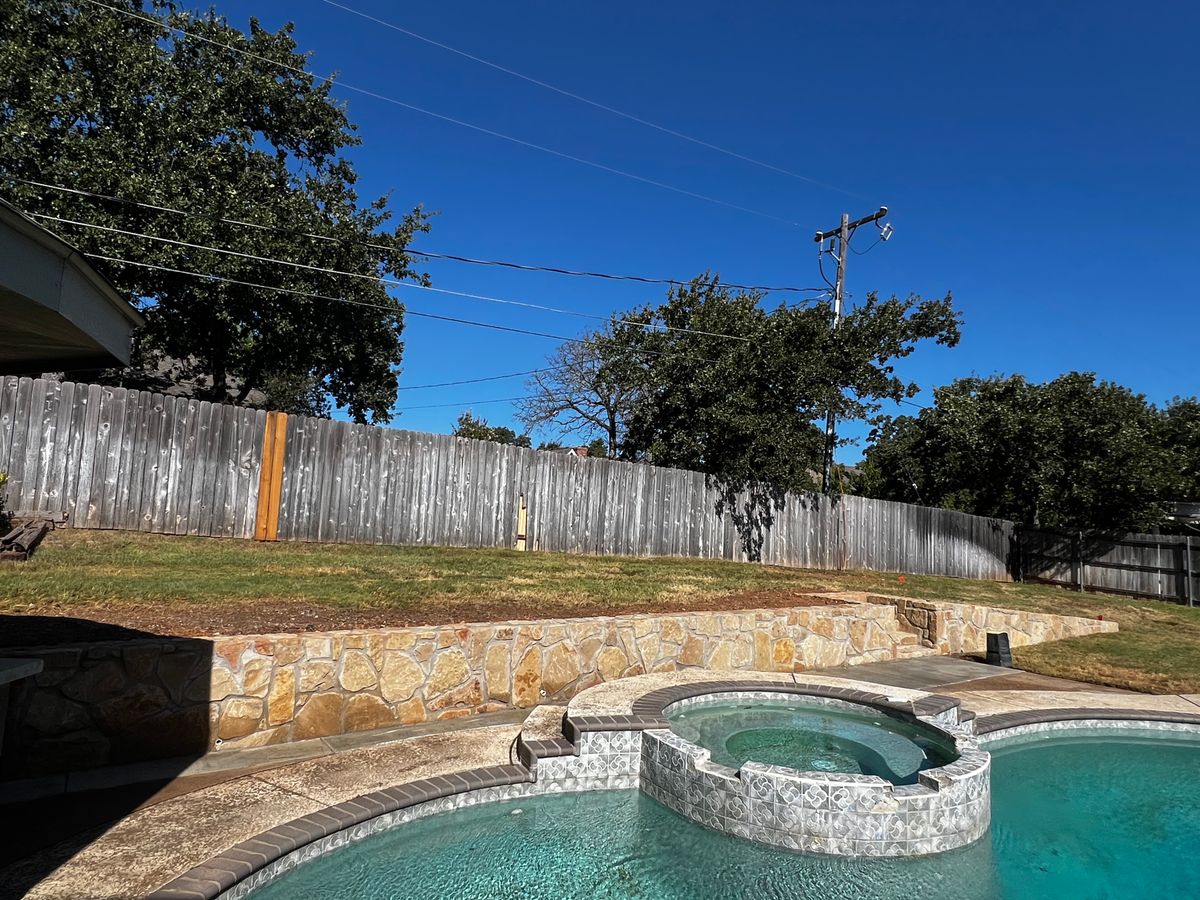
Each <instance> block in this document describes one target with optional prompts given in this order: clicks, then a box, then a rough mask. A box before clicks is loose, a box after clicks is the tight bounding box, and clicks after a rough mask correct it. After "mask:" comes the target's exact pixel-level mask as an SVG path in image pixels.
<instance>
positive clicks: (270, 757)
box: [0, 657, 1200, 900]
mask: <svg viewBox="0 0 1200 900" xmlns="http://www.w3.org/2000/svg"><path fill="white" fill-rule="evenodd" d="M719 677H720V678H722V679H723V680H733V681H737V680H746V681H756V682H762V681H764V680H767V681H772V680H778V681H779V682H781V683H789V682H790V683H799V684H824V685H830V686H841V687H852V688H860V689H871V690H874V691H876V692H879V693H884V694H887V695H888V696H889V697H894V698H895V699H897V700H916V699H920V698H921V697H923V696H924V695H926V694H927V693H929V692H932V691H934V690H937V691H938V693H941V694H945V695H949V696H953V697H955V698H957V699H959V700H961V701H962V703H963V705H964V707H966V708H968V709H971V710H973V711H975V712H977V713H978V714H979V715H980V716H987V715H993V714H1005V713H1014V712H1024V711H1031V710H1053V709H1080V708H1089V709H1122V710H1131V709H1134V710H1145V711H1147V712H1160V713H1182V714H1191V715H1198V714H1200V697H1197V696H1195V695H1190V696H1183V695H1144V694H1133V693H1129V692H1119V691H1107V690H1101V689H1097V687H1096V686H1095V685H1087V684H1081V683H1076V682H1062V680H1061V679H1042V678H1041V676H1031V675H1028V674H1027V673H1021V672H1017V671H1016V670H1011V669H997V668H995V667H991V666H985V665H982V664H979V663H973V662H970V661H968V660H957V659H946V658H937V657H933V658H927V659H913V660H903V661H897V662H892V663H881V664H870V665H863V666H856V667H853V668H852V669H837V670H825V671H823V672H812V673H801V674H798V675H795V676H792V675H778V676H770V675H766V674H765V673H746V674H745V675H740V674H735V673H728V672H723V673H720V675H719ZM713 679H714V673H713V672H712V671H705V670H685V671H682V672H676V673H668V674H663V675H648V676H638V677H635V678H629V679H622V680H618V681H613V682H608V683H606V684H604V685H601V686H599V687H598V688H594V689H592V691H591V692H589V694H588V695H586V696H584V695H581V697H580V698H579V699H580V704H579V711H585V712H586V713H587V714H589V715H592V714H602V713H603V712H609V711H612V712H614V713H615V712H617V711H619V710H622V709H625V708H626V707H631V706H632V703H633V701H634V700H635V699H636V698H637V697H640V696H642V695H644V694H645V693H646V692H647V691H648V690H653V689H654V688H655V687H659V686H667V685H676V684H681V683H694V682H700V681H711V680H713ZM635 682H636V683H635ZM906 685H908V686H906ZM881 687H883V688H886V690H880V688H881ZM1039 688H1042V689H1039ZM571 708H572V711H573V712H574V711H576V707H575V705H574V703H573V704H572V707H571ZM531 715H532V717H534V718H535V719H546V720H547V721H546V722H545V725H546V726H549V725H550V724H551V721H552V720H553V719H554V718H555V716H554V715H553V714H549V711H546V710H543V711H541V712H534V713H532V714H531ZM496 716H498V717H501V718H496V717H486V716H480V717H477V718H476V720H475V721H472V720H469V719H468V720H455V721H453V722H450V723H442V724H440V725H438V726H418V727H410V728H405V729H395V728H393V729H388V730H387V731H386V732H385V733H374V734H368V735H363V736H360V737H359V738H357V742H358V745H357V746H355V745H354V742H338V741H334V742H332V743H330V742H324V743H322V742H309V743H311V744H313V745H314V746H310V747H302V746H300V745H290V746H282V747H268V748H261V749H258V750H246V751H225V752H222V753H221V754H214V755H213V756H218V755H219V756H220V757H221V758H220V760H214V759H210V758H208V757H205V758H202V759H201V760H200V761H198V762H197V763H195V764H194V765H193V766H192V767H189V769H188V770H186V771H185V773H184V775H183V776H182V777H180V778H178V779H176V780H175V781H173V782H171V783H170V784H168V785H166V786H165V787H164V788H163V790H161V791H160V792H159V793H158V794H156V795H154V796H153V797H152V798H150V799H149V800H147V801H146V802H145V803H143V804H142V805H141V806H140V808H138V809H136V810H134V811H133V812H132V813H129V814H128V815H125V816H124V817H123V818H121V819H120V820H119V821H116V822H114V823H111V824H109V825H108V826H106V827H103V828H100V829H95V830H93V831H91V832H88V833H85V834H83V835H77V836H75V837H74V838H69V839H67V840H64V841H62V842H60V843H59V844H57V845H55V846H52V847H48V848H46V849H44V850H41V851H38V852H36V853H34V854H33V855H32V856H31V857H30V858H28V859H26V860H22V861H19V862H16V863H13V864H11V865H9V866H8V867H6V868H4V869H3V870H0V897H9V896H12V897H20V896H28V897H31V898H56V900H57V898H64V900H65V898H72V900H77V898H101V897H104V898H109V897H121V898H124V897H129V898H133V897H143V896H145V895H146V894H148V893H150V892H152V891H154V890H155V889H157V888H159V887H160V886H162V885H163V884H165V883H166V882H168V881H170V880H172V879H173V878H175V877H176V876H178V875H180V874H182V873H183V872H185V871H186V870H188V869H190V868H191V867H193V866H196V865H199V864H202V863H204V862H205V861H206V860H208V859H209V858H211V857H212V856H214V855H216V854H218V853H220V852H222V851H223V850H225V849H227V848H229V847H230V846H232V845H234V844H237V843H239V842H241V841H244V840H246V839H248V838H251V837H253V836H255V835H257V834H259V833H260V832H262V831H264V830H267V829H269V828H272V827H275V826H277V825H280V824H283V823H286V822H289V821H291V820H293V819H296V818H298V817H300V816H304V815H307V814H309V813H313V812H316V811H318V810H321V809H323V808H325V807H328V806H331V805H334V804H338V803H341V802H343V801H346V800H351V799H353V798H355V797H358V796H360V795H362V794H365V793H370V792H372V791H378V790H381V789H383V788H387V787H391V786H395V785H401V784H405V783H408V782H411V781H415V780H418V779H423V778H428V777H431V776H435V775H445V774H450V773H453V772H458V771H462V770H465V769H471V768H475V767H480V766H497V765H509V764H512V763H514V762H515V761H516V760H515V757H514V752H515V751H514V744H515V742H516V738H517V736H518V734H519V733H520V731H521V724H520V719H521V718H522V715H521V714H520V713H503V714H496ZM531 724H532V723H531ZM133 774H136V773H129V772H127V773H125V775H126V777H129V776H131V775H133ZM90 777H91V778H92V779H102V778H103V776H102V774H101V773H93V774H92V775H91V776H90ZM97 783H99V781H98V782H97ZM85 797H86V795H82V794H81V795H80V799H84V798H85ZM55 802H57V801H56V800H51V801H48V802H47V803H46V804H45V806H43V807H42V814H43V815H46V814H49V815H54V808H55V806H54V805H55ZM3 809H4V807H3V806H0V811H3ZM46 873H49V874H46Z"/></svg>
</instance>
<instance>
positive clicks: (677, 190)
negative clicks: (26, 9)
mask: <svg viewBox="0 0 1200 900" xmlns="http://www.w3.org/2000/svg"><path fill="white" fill-rule="evenodd" d="M82 2H84V3H87V4H90V5H91V6H97V7H100V8H102V9H107V10H109V11H111V12H115V13H118V14H120V15H123V16H128V17H130V18H133V19H138V20H139V21H142V22H146V23H148V24H152V25H155V26H157V27H159V28H163V29H166V30H168V31H174V32H176V33H178V34H182V35H184V36H186V37H188V38H191V39H193V40H197V41H203V42H204V43H207V44H212V45H213V46H216V47H222V48H224V49H225V50H229V51H231V52H233V53H239V54H242V55H244V56H248V57H250V58H251V59H257V60H259V61H260V62H265V63H266V64H267V65H272V66H277V67H279V68H281V69H284V70H287V71H290V72H294V73H296V74H298V75H303V76H304V77H305V78H318V79H319V80H321V81H326V82H329V83H330V84H331V85H336V86H337V87H340V88H343V89H345V90H348V91H354V92H355V93H358V94H362V95H363V96H366V97H372V98H374V99H376V100H381V101H383V102H385V103H392V104H394V105H396V106H399V107H401V108H403V109H407V110H411V111H413V112H418V113H421V114H422V115H425V116H429V117H431V118H434V119H439V120H441V121H443V122H449V123H451V124H453V125H458V126H460V127H462V128H468V129H470V130H472V131H477V132H479V133H481V134H486V135H490V136H491V137H495V138H500V139H501V140H505V141H509V142H510V143H513V144H517V145H519V146H522V147H528V148H530V149H533V150H540V151H541V152H543V153H547V154H550V155H551V156H557V157H558V158H560V159H566V160H570V161H571V162H575V163H579V164H581V165H585V166H589V167H591V168H593V169H598V170H600V171H602V172H608V173H610V174H612V175H620V176H621V177H623V178H629V179H632V180H633V181H639V182H641V183H643V184H649V185H652V186H654V187H657V188H662V189H663V190H667V191H673V192H674V193H676V194H682V195H683V196H686V197H692V198H694V199H697V200H704V201H706V202H708V203H714V204H717V205H718V206H724V207H728V208H729V209H735V210H738V211H739V212H744V213H749V214H750V215H754V216H759V217H761V218H764V219H772V220H774V221H776V222H780V223H782V224H784V225H788V226H798V225H799V223H798V222H794V221H792V220H790V219H785V218H783V217H782V216H777V215H775V214H773V213H768V212H763V211H762V210H758V209H751V208H750V207H748V206H740V205H739V204H737V203H730V202H729V201H727V200H721V199H718V198H716V197H710V196H708V195H707V194H701V193H698V192H696V191H691V190H688V189H687V188H681V187H677V186H675V185H672V184H667V183H666V182H663V181H656V180H654V179H653V178H646V177H644V176H642V175H637V174H634V173H633V172H626V171H625V170H623V169H617V168H614V167H613V166H608V165H605V164H604V163H598V162H593V161H592V160H590V159H584V158H583V157H581V156H574V155H572V154H570V153H564V152H562V151H561V150H554V149H552V148H550V147H546V146H543V145H542V144H536V143H534V142H532V141H527V140H524V139H523V138H518V137H513V136H512V135H510V134H504V133H503V132H501V131H495V130H493V129H491V128H485V127H484V126H482V125H476V124H474V123H472V122H468V121H465V120H464V119H457V118H455V117H453V116H448V115H445V114H443V113H439V112H434V111H433V110H430V109H425V108H424V107H421V106H417V105H416V104H413V103H408V102H406V101H404V100H399V99H397V98H395V97H389V96H387V95H386V94H380V93H378V92H376V91H372V90H368V89H367V88H360V87H357V86H355V85H352V84H350V83H348V82H345V81H335V80H334V79H333V76H332V75H325V76H318V75H314V74H313V73H311V72H307V71H305V70H304V69H301V68H297V67H296V66H290V65H288V64H287V63H282V62H279V61H277V60H273V59H271V58H270V57H267V56H262V55H260V54H258V53H254V52H253V51H250V50H244V49H242V48H240V47H235V46H233V45H232V44H226V43H223V42H221V41H215V40H213V39H212V38H207V37H204V36H203V35H199V34H193V33H192V32H190V31H187V30H186V29H183V28H179V27H178V26H175V25H169V24H167V23H166V22H164V21H163V20H162V19H158V18H155V17H153V16H143V15H139V14H138V13H135V12H133V11H132V10H127V9H119V8H117V7H115V6H110V5H108V4H107V3H101V2H99V0H82Z"/></svg>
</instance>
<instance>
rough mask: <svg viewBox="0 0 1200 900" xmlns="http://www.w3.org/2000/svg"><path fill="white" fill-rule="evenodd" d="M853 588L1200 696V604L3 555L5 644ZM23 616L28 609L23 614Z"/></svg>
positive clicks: (418, 559) (756, 577) (1027, 659)
mask: <svg viewBox="0 0 1200 900" xmlns="http://www.w3.org/2000/svg"><path fill="white" fill-rule="evenodd" d="M835 590H852V591H871V592H878V593H887V594H898V595H902V596H909V597H914V598H921V599H928V600H948V601H957V602H965V603H981V604H987V605H991V606H1000V607H1010V608H1014V609H1028V610H1037V611H1042V612H1053V613H1060V614H1066V615H1083V616H1097V615H1103V616H1104V617H1105V618H1108V619H1112V620H1114V621H1116V622H1117V623H1119V624H1120V626H1121V631H1120V632H1119V633H1118V634H1115V635H1103V636H1098V637H1089V638H1080V639H1076V640H1069V641H1060V642H1058V643H1054V644H1043V645H1039V646H1037V647H1032V648H1028V649H1022V650H1018V651H1017V653H1016V661H1017V664H1018V665H1019V666H1021V667H1023V668H1027V669H1029V670H1031V671H1035V672H1040V673H1043V674H1048V675H1058V676H1061V677H1064V678H1075V679H1081V680H1087V681H1093V682H1096V683H1098V684H1106V685H1113V686H1116V687H1125V688H1133V689H1136V690H1144V691H1160V692H1182V693H1200V609H1187V608H1184V607H1179V606H1176V605H1173V604H1167V603H1157V602H1153V601H1145V600H1140V601H1139V600H1128V599H1123V598H1120V597H1112V596H1106V595H1098V594H1079V593H1074V592H1071V591H1066V590H1062V589H1059V588H1052V587H1045V586H1041V585H1027V584H1000V583H995V582H983V581H966V580H961V579H954V578H934V577H925V576H913V575H909V576H905V577H904V578H903V580H901V579H900V577H899V576H897V575H889V574H881V573H870V572H817V571H805V570H797V569H784V568H776V567H770V566H759V565H753V564H746V563H735V562H725V561H720V560H687V559H664V558H655V559H638V558H626V557H620V558H614V557H607V558H600V557H591V556H573V555H569V554H551V553H518V552H516V551H510V550H467V549H459V548H446V547H381V546H371V545H342V546H338V545H327V544H325V545H317V544H290V543H280V544H256V543H253V542H249V541H233V540H219V539H213V538H196V537H166V536H160V535H146V534H138V533H130V532H95V531H90V532H89V531H74V530H69V529H68V530H65V531H59V532H56V533H54V534H52V535H51V536H50V537H49V538H48V539H47V540H46V541H45V543H44V544H43V545H42V549H41V550H40V551H39V552H38V554H37V555H36V556H35V557H34V559H33V560H31V561H30V562H28V563H0V613H10V614H14V615H12V616H9V617H7V619H6V621H4V622H2V623H0V643H3V644H7V645H8V646H13V645H14V644H16V643H29V642H31V641H30V636H31V634H34V635H36V634H39V633H40V634H44V635H45V636H46V640H64V639H66V638H65V637H64V635H65V634H67V633H68V630H67V629H66V628H65V626H64V625H63V623H62V621H61V619H57V620H55V621H49V622H47V623H46V624H44V625H42V626H40V627H41V629H42V630H41V631H40V632H39V631H38V630H37V627H35V626H36V625H37V622H38V621H39V620H37V619H36V618H35V617H37V616H53V617H73V618H75V619H77V620H81V624H80V628H83V627H84V626H85V625H86V624H87V623H103V622H110V623H116V624H121V625H125V626H128V627H132V628H138V629H142V630H145V631H150V632H154V633H160V634H180V635H196V634H232V633H255V632H264V631H302V630H314V629H332V628H354V627H383V626H387V625H404V624H430V623H444V622H453V621H485V620H502V619H520V618H545V617H555V616H586V615H603V614H615V613H631V612H647V611H669V610H699V609H735V608H752V607H764V606H786V605H794V604H797V603H801V602H805V601H804V597H805V595H808V594H812V593H819V592H824V591H835ZM16 616H20V617H21V618H20V619H18V618H16Z"/></svg>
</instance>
